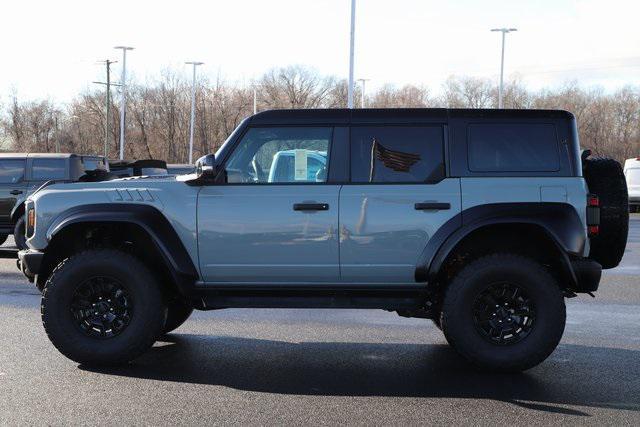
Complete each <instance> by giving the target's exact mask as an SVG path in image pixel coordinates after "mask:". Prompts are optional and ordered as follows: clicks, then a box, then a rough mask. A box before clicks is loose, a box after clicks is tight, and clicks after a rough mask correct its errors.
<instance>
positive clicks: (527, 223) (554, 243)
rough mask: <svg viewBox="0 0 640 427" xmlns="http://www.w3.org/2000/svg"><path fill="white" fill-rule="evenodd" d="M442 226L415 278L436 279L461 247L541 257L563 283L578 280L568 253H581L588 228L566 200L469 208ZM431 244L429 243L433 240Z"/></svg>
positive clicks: (572, 283) (434, 281) (458, 254)
mask: <svg viewBox="0 0 640 427" xmlns="http://www.w3.org/2000/svg"><path fill="white" fill-rule="evenodd" d="M450 222H451V223H452V224H449V225H447V224H445V226H444V227H443V229H448V232H446V237H442V236H438V233H436V234H434V236H433V239H432V240H433V244H432V245H431V247H429V245H427V247H426V248H425V250H424V251H423V253H422V256H421V259H420V261H419V263H418V267H417V268H416V274H415V279H416V281H419V282H428V283H438V282H439V281H441V280H442V278H443V274H446V269H447V268H448V267H450V266H451V265H452V262H453V259H454V258H455V257H458V256H460V255H461V253H462V252H464V251H465V250H467V251H470V252H475V253H477V254H481V253H482V252H483V251H485V253H486V252H487V251H491V252H497V251H498V249H502V251H511V252H516V253H521V254H524V255H528V256H531V257H533V258H535V259H538V260H544V261H545V262H548V263H549V264H551V265H552V267H553V268H554V269H555V270H556V272H557V274H558V276H559V279H561V283H562V284H563V285H564V286H565V287H567V288H571V287H573V286H575V285H576V284H577V277H576V273H575V272H574V270H573V267H572V264H571V258H570V257H572V256H576V257H580V256H582V254H583V252H584V248H585V244H586V231H585V229H584V227H583V224H582V221H581V220H580V217H579V216H578V213H577V212H576V210H575V208H574V207H573V206H572V205H569V204H567V203H503V204H490V205H482V206H477V207H473V208H470V209H467V210H464V211H463V212H461V213H460V214H459V217H457V218H453V219H452V220H451V221H450ZM429 243H432V242H431V241H430V242H429Z"/></svg>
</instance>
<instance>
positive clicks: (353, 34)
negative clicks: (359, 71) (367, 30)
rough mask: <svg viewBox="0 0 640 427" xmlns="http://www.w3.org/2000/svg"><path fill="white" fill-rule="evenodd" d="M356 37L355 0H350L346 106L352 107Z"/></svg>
mask: <svg viewBox="0 0 640 427" xmlns="http://www.w3.org/2000/svg"><path fill="white" fill-rule="evenodd" d="M355 37H356V0H351V31H350V44H349V87H348V88H347V107H348V108H353V60H354V44H355Z"/></svg>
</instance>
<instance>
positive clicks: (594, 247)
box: [583, 157, 629, 268]
mask: <svg viewBox="0 0 640 427" xmlns="http://www.w3.org/2000/svg"><path fill="white" fill-rule="evenodd" d="M583 172H584V178H585V180H586V181H587V185H588V186H589V192H591V193H592V194H595V195H597V196H598V198H599V199H600V231H599V233H598V234H597V235H595V236H593V237H591V239H590V246H591V251H590V252H589V258H591V259H593V260H595V261H597V262H598V263H600V264H601V265H602V268H614V267H616V266H617V265H618V264H620V260H621V259H622V256H623V255H624V250H625V247H626V246H627V234H628V232H629V195H628V193H627V181H626V179H625V177H624V172H623V170H622V165H620V163H619V162H617V161H616V160H614V159H609V158H605V157H594V158H588V159H586V160H584V163H583Z"/></svg>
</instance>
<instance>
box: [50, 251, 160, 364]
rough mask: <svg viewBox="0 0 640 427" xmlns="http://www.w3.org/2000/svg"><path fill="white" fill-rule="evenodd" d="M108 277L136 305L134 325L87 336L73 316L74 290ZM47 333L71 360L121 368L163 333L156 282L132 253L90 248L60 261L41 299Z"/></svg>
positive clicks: (130, 324)
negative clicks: (109, 333)
mask: <svg viewBox="0 0 640 427" xmlns="http://www.w3.org/2000/svg"><path fill="white" fill-rule="evenodd" d="M98 276H100V277H108V278H113V279H115V280H117V281H118V282H119V283H121V284H122V286H124V288H126V291H127V292H128V294H129V295H130V299H131V301H132V309H131V316H130V322H129V324H128V326H126V328H125V329H123V330H122V332H121V333H120V334H118V335H116V336H112V337H109V338H97V337H92V336H89V335H87V334H86V333H85V332H84V331H83V330H82V329H81V328H80V326H78V323H77V320H76V319H75V318H74V316H73V314H72V312H71V303H72V300H73V297H74V295H75V292H76V290H77V289H78V288H79V287H80V286H81V284H82V283H83V282H84V281H86V280H87V279H90V278H93V277H98ZM41 314H42V323H43V325H44V329H45V331H46V333H47V335H48V336H49V339H50V340H51V342H52V343H53V345H54V346H55V347H56V348H57V349H58V350H59V351H60V352H61V353H62V354H63V355H65V356H66V357H68V358H69V359H71V360H73V361H75V362H78V363H81V364H85V365H87V366H104V365H118V364H123V363H126V362H129V361H131V360H133V359H134V358H136V357H138V356H140V355H141V354H142V353H144V352H145V351H147V350H148V349H149V348H150V347H151V346H152V345H153V343H154V342H155V340H156V338H157V337H158V336H159V335H160V333H161V332H162V328H163V326H164V320H165V306H164V303H163V298H162V293H161V290H160V287H159V285H158V282H157V280H156V279H155V277H154V276H153V274H151V272H150V271H149V269H148V268H147V266H146V265H145V264H143V263H142V262H141V261H140V260H139V259H137V258H136V257H134V256H133V255H130V254H127V253H125V252H122V251H119V250H114V249H92V250H87V251H85V252H81V253H78V254H76V255H73V256H71V257H70V258H68V259H66V260H64V261H63V262H61V263H60V264H59V265H58V266H57V267H56V268H55V270H54V271H53V272H52V274H51V276H50V277H49V279H48V280H47V282H46V285H45V288H44V292H43V295H42V300H41Z"/></svg>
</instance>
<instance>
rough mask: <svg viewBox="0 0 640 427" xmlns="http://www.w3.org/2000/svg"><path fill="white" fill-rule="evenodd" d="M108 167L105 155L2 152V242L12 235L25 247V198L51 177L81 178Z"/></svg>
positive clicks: (0, 155) (0, 192)
mask: <svg viewBox="0 0 640 427" xmlns="http://www.w3.org/2000/svg"><path fill="white" fill-rule="evenodd" d="M96 169H104V170H108V169H109V163H108V161H107V159H106V158H105V157H102V156H90V155H84V156H81V155H77V154H63V153H29V154H27V153H0V244H2V243H4V242H5V241H6V240H7V237H8V236H9V235H10V234H13V235H14V236H15V240H16V246H17V247H18V248H19V249H24V248H26V244H25V236H24V201H25V200H26V199H27V197H28V196H29V194H31V193H32V192H33V191H35V190H37V189H38V187H40V186H41V185H42V184H44V183H45V182H47V181H49V180H63V181H78V180H79V179H80V177H81V176H83V175H84V174H85V173H86V172H87V171H90V170H96Z"/></svg>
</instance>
